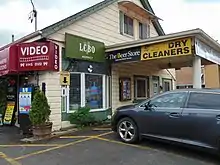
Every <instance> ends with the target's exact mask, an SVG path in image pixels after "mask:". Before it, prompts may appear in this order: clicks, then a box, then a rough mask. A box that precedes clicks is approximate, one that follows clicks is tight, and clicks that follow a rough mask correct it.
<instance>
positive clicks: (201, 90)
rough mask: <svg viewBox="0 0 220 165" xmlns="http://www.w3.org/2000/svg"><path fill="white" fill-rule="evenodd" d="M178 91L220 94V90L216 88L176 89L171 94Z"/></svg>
mask: <svg viewBox="0 0 220 165" xmlns="http://www.w3.org/2000/svg"><path fill="white" fill-rule="evenodd" d="M178 91H189V92H215V93H220V89H217V88H216V89H214V88H201V89H198V88H186V89H175V90H172V91H170V92H178Z"/></svg>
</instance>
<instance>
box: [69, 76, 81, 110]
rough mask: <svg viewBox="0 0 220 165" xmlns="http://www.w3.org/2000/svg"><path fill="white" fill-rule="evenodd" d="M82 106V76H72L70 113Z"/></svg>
mask: <svg viewBox="0 0 220 165" xmlns="http://www.w3.org/2000/svg"><path fill="white" fill-rule="evenodd" d="M80 106H81V75H80V74H71V75H70V89H69V111H74V110H76V109H78V108H79V107H80Z"/></svg>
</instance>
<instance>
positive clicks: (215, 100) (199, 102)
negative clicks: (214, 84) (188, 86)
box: [187, 93, 220, 109]
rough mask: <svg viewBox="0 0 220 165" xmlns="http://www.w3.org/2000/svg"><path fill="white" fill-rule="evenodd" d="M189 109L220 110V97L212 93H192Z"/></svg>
mask: <svg viewBox="0 0 220 165" xmlns="http://www.w3.org/2000/svg"><path fill="white" fill-rule="evenodd" d="M187 107H188V108H198V109H220V95H219V94H214V93H213V94H211V93H191V94H190V98H189V102H188V106H187Z"/></svg>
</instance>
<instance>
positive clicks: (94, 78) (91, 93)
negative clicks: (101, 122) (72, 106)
mask: <svg viewBox="0 0 220 165" xmlns="http://www.w3.org/2000/svg"><path fill="white" fill-rule="evenodd" d="M85 81H86V82H85V84H86V106H88V107H90V108H91V109H100V108H103V91H102V75H92V74H86V75H85Z"/></svg>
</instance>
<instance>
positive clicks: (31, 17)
mask: <svg viewBox="0 0 220 165" xmlns="http://www.w3.org/2000/svg"><path fill="white" fill-rule="evenodd" d="M30 1H31V5H32V7H33V10H32V11H31V12H30V13H29V18H28V19H30V20H31V23H32V22H33V19H34V30H35V31H37V10H36V8H35V6H34V3H33V0H30Z"/></svg>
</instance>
